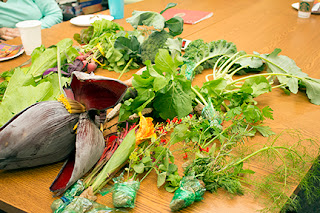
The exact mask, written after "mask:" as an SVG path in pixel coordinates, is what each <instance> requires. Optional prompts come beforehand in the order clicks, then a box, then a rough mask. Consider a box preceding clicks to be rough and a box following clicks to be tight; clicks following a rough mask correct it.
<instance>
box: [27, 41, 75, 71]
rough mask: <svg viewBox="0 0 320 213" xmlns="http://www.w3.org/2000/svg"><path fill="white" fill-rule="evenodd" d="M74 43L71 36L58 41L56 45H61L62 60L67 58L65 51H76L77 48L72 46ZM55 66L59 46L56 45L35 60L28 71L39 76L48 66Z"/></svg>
mask: <svg viewBox="0 0 320 213" xmlns="http://www.w3.org/2000/svg"><path fill="white" fill-rule="evenodd" d="M72 44H73V41H72V40H71V39H69V38H66V39H63V40H61V41H59V42H58V43H57V45H56V46H59V50H60V57H61V61H64V60H66V55H65V53H67V52H69V51H71V52H73V53H75V52H76V50H75V49H74V48H73V47H72ZM69 48H73V49H74V50H69ZM61 65H63V64H61ZM55 66H57V48H56V47H55V46H52V47H50V48H47V49H46V50H45V51H44V52H43V53H41V54H40V55H39V56H38V57H37V58H36V59H35V60H34V61H33V63H32V64H31V66H30V69H29V72H28V73H29V74H31V75H32V76H34V77H39V76H41V75H42V74H43V73H44V71H46V70H47V69H48V68H52V67H55Z"/></svg>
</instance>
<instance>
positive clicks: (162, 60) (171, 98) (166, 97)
mask: <svg viewBox="0 0 320 213" xmlns="http://www.w3.org/2000/svg"><path fill="white" fill-rule="evenodd" d="M146 64H147V70H146V71H144V72H143V74H142V75H141V76H138V75H134V78H133V81H132V84H133V87H134V88H135V89H136V90H137V92H138V96H137V97H135V98H134V99H132V98H131V99H129V100H127V101H125V102H124V104H123V105H122V106H121V108H120V115H119V120H120V121H123V120H126V119H127V118H128V116H129V115H131V114H133V113H138V112H141V111H142V109H143V108H145V107H147V106H149V105H150V106H152V107H153V108H154V109H155V113H156V114H158V115H159V116H160V117H161V118H162V119H165V120H166V119H167V118H169V119H173V118H174V117H178V118H181V117H184V116H186V115H188V114H189V113H190V112H191V111H192V97H193V93H192V91H191V82H190V81H189V80H187V79H185V77H184V76H183V75H181V74H180V73H179V72H178V71H177V68H178V67H179V66H180V65H182V60H181V57H180V56H179V55H176V57H175V58H174V59H172V57H171V56H170V55H169V52H168V51H167V50H164V49H160V50H159V53H158V55H157V57H156V59H155V65H151V63H150V61H147V62H146Z"/></svg>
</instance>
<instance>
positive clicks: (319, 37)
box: [0, 0, 320, 213]
mask: <svg viewBox="0 0 320 213" xmlns="http://www.w3.org/2000/svg"><path fill="white" fill-rule="evenodd" d="M170 2H175V3H177V4H178V5H177V6H176V8H181V9H192V10H202V11H212V12H213V16H212V17H211V18H209V19H206V20H203V21H201V22H199V23H197V24H195V25H186V24H185V25H184V31H183V33H182V34H181V35H180V36H179V37H181V38H185V39H189V40H195V39H203V40H204V41H206V42H209V41H212V40H219V39H225V40H227V41H229V42H233V43H235V45H236V46H237V48H238V50H244V51H246V52H247V53H252V52H254V51H255V52H259V53H271V52H272V51H273V50H274V49H275V48H280V49H282V52H281V54H282V55H286V56H288V57H289V58H291V59H293V60H294V61H295V62H296V64H297V66H299V67H300V68H301V69H302V71H303V72H305V73H307V74H309V76H310V77H313V78H318V79H320V65H319V64H320V15H311V17H310V18H308V19H302V18H298V14H297V11H296V10H295V9H293V8H292V7H291V4H292V3H295V2H296V1H295V0H281V1H279V0H241V1H218V0H201V1H200V0H199V1H194V0H177V1H169V0H144V1H141V2H137V3H133V4H129V5H125V18H124V19H121V20H114V21H115V22H117V23H119V24H120V25H121V26H123V27H124V28H125V29H126V30H132V29H133V28H132V27H131V25H130V24H128V23H126V20H125V19H126V18H128V17H130V16H131V13H132V12H133V11H134V10H140V11H156V12H160V11H161V10H162V9H164V8H165V6H166V5H167V4H168V3H170ZM102 13H103V14H109V11H108V10H107V11H103V12H102ZM83 28H84V27H78V26H74V25H72V24H71V23H70V22H69V21H67V22H64V23H61V24H58V25H55V26H53V27H52V28H50V29H44V30H42V40H43V44H44V45H45V46H46V47H48V46H50V45H54V44H56V43H57V42H58V41H60V40H62V39H64V38H73V35H74V34H75V33H79V32H80V30H81V29H83ZM7 43H9V44H21V40H20V38H16V39H13V40H10V41H7ZM75 45H77V43H76V42H75ZM29 58H30V56H26V55H25V54H23V55H21V56H19V57H17V58H15V59H12V60H8V61H4V62H0V72H4V71H6V70H10V69H12V68H14V67H17V66H19V65H21V64H22V63H23V62H25V61H27V60H28V59H29ZM133 72H134V71H130V72H128V73H126V74H124V75H123V77H122V80H126V79H128V78H130V77H131V75H132V73H133ZM96 74H101V75H105V76H109V77H114V78H117V77H118V75H119V74H118V73H114V72H108V71H105V70H100V69H99V70H98V71H97V72H96ZM205 74H207V72H206V71H205V72H204V73H203V74H202V75H199V76H197V77H196V79H195V80H194V81H193V84H194V85H199V86H201V85H202V83H203V82H204V75H205ZM319 95H320V94H319ZM257 101H258V102H259V105H260V106H262V107H263V106H270V107H271V108H272V109H273V110H274V111H273V113H274V120H268V121H267V122H266V124H267V125H269V126H270V127H271V128H272V129H273V130H274V131H275V132H276V133H280V132H282V131H283V130H285V129H298V130H299V131H301V132H302V133H303V135H305V136H306V137H312V138H317V139H319V136H320V131H319V126H320V106H316V105H314V104H312V103H310V102H309V100H308V98H307V97H306V95H305V94H304V93H303V92H299V93H298V94H291V95H290V96H288V95H285V94H284V92H283V91H281V90H280V89H275V90H273V91H272V92H271V93H268V94H264V95H262V96H260V97H258V98H257ZM264 141H265V139H263V138H262V137H259V136H258V137H255V138H254V139H252V140H250V141H248V143H247V144H246V145H247V146H251V145H254V144H257V143H263V142H264ZM310 153H311V154H312V153H316V152H314V150H310ZM313 155H314V157H317V156H316V155H315V154H313ZM62 163H63V162H61V163H56V164H52V165H47V166H41V167H37V168H32V169H23V170H15V171H0V209H1V208H2V209H4V210H6V211H8V212H33V213H47V212H51V209H50V205H51V203H52V202H53V201H54V200H55V199H56V198H53V197H52V193H51V192H50V191H49V186H50V185H51V183H52V181H53V180H54V178H55V177H56V175H57V174H58V172H59V170H60V168H61V166H62ZM181 163H182V159H181V160H180V159H178V164H181ZM252 164H254V163H252ZM256 167H259V166H258V165H257V166H256ZM308 168H309V166H307V165H306V171H305V172H307V170H308ZM262 170H263V169H262ZM260 172H261V173H264V172H266V171H260ZM260 172H257V173H258V175H259V173H260ZM155 180H156V177H155V175H154V174H151V175H150V176H148V177H147V178H146V179H145V180H144V181H143V183H142V185H141V187H140V190H139V192H138V196H137V200H136V207H135V208H134V209H133V210H132V212H170V208H169V202H170V200H171V199H172V197H173V194H171V193H168V192H166V191H165V190H164V189H162V188H160V189H158V188H157V187H156V181H155ZM297 185H298V183H297V184H296V185H295V186H294V187H292V189H291V193H292V192H293V191H294V190H295V189H296V187H297ZM98 202H100V203H103V204H105V205H108V206H111V207H112V202H111V199H110V196H109V195H106V196H104V197H102V196H99V198H98ZM264 207H265V206H264V204H262V203H261V202H258V201H257V199H256V198H254V196H253V195H251V194H245V195H243V196H234V197H230V196H229V195H227V193H225V192H224V191H219V192H218V193H215V194H211V193H206V194H205V195H204V200H203V201H200V202H197V203H195V204H193V205H192V206H191V207H189V208H186V209H185V210H183V211H182V212H201V213H205V212H223V213H224V212H237V213H248V212H256V211H258V210H260V209H262V208H264Z"/></svg>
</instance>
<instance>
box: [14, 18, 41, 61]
mask: <svg viewBox="0 0 320 213" xmlns="http://www.w3.org/2000/svg"><path fill="white" fill-rule="evenodd" d="M16 27H17V28H18V29H19V32H20V36H21V41H22V45H23V48H24V50H25V52H26V54H27V55H31V53H32V51H33V50H34V49H35V48H37V47H40V46H41V21H38V20H27V21H21V22H19V23H17V24H16Z"/></svg>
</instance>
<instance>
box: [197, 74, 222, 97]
mask: <svg viewBox="0 0 320 213" xmlns="http://www.w3.org/2000/svg"><path fill="white" fill-rule="evenodd" d="M226 87H227V81H226V80H225V79H224V78H218V79H216V80H211V81H207V82H205V83H204V84H203V86H202V88H201V90H202V91H203V90H206V93H208V95H210V96H212V97H215V96H217V94H221V92H222V91H224V90H225V89H226Z"/></svg>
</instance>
